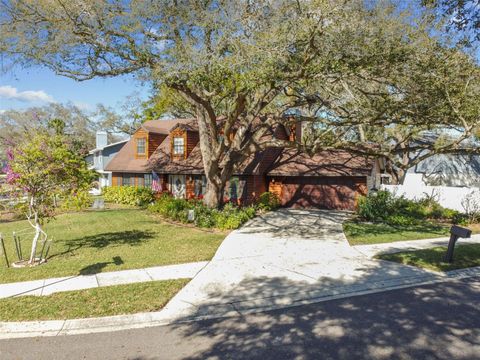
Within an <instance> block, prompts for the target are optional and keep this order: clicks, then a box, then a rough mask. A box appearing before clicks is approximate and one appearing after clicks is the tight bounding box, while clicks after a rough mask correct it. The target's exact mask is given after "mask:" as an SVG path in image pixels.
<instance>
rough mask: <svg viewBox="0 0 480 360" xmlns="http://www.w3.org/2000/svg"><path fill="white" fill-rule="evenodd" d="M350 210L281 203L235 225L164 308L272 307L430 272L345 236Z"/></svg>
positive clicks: (197, 312)
mask: <svg viewBox="0 0 480 360" xmlns="http://www.w3.org/2000/svg"><path fill="white" fill-rule="evenodd" d="M349 216H350V214H349V213H347V212H340V211H327V210H293V209H281V210H278V211H275V212H270V213H268V214H265V215H263V216H260V217H257V218H255V219H253V220H252V221H250V222H249V223H247V224H246V225H245V226H244V227H243V228H241V229H239V230H236V231H233V232H232V233H230V235H228V236H227V238H226V239H225V240H224V241H223V243H222V245H221V246H220V248H219V249H218V251H217V253H216V255H215V256H214V258H213V259H212V261H211V262H210V263H209V264H208V265H207V266H206V267H205V268H204V269H203V270H202V271H200V273H199V274H198V275H197V276H196V277H195V278H194V279H193V280H192V281H191V282H190V283H189V284H188V285H187V286H186V287H185V288H184V289H183V290H182V291H180V292H179V293H178V294H177V296H175V297H174V298H173V299H172V300H171V301H170V303H169V304H168V305H167V306H166V307H165V309H164V310H163V311H162V313H164V315H165V316H168V317H172V318H178V319H191V318H202V317H216V316H228V315H238V314H239V313H241V314H244V313H249V312H250V311H258V309H274V308H281V307H284V306H285V307H286V306H292V305H296V304H302V303H306V302H313V301H312V299H313V300H314V299H321V298H322V297H327V296H330V297H331V296H335V295H336V294H338V295H341V294H345V293H349V294H355V293H361V292H365V291H368V290H369V289H370V290H371V289H372V288H373V289H375V288H380V287H388V286H398V285H399V284H400V285H401V284H403V283H405V284H407V283H408V282H409V281H410V279H417V280H418V279H425V280H428V278H429V277H430V276H432V274H431V273H429V272H426V271H424V270H420V269H417V268H413V267H409V266H404V265H400V264H396V263H391V262H385V261H379V260H372V259H369V258H367V257H366V256H365V255H363V254H362V253H360V252H358V251H357V250H355V249H354V248H352V247H350V245H349V244H348V242H347V240H346V238H345V236H344V234H343V231H342V222H343V221H344V220H346V219H347V218H348V217H349Z"/></svg>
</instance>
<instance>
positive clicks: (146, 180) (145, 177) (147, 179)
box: [143, 174, 153, 188]
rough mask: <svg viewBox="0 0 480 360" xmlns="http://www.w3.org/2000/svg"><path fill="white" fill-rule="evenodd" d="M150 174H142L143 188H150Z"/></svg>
mask: <svg viewBox="0 0 480 360" xmlns="http://www.w3.org/2000/svg"><path fill="white" fill-rule="evenodd" d="M152 180H153V178H152V174H143V181H144V184H145V187H147V188H151V187H152Z"/></svg>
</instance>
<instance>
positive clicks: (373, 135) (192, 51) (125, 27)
mask: <svg viewBox="0 0 480 360" xmlns="http://www.w3.org/2000/svg"><path fill="white" fill-rule="evenodd" d="M1 4H2V5H0V6H1V15H0V51H2V52H4V53H7V54H9V56H11V57H13V58H15V59H16V60H17V61H19V62H22V63H24V64H26V65H30V64H32V63H33V64H35V63H37V64H42V65H44V66H48V67H49V68H51V69H53V70H54V71H55V72H56V73H58V74H61V75H64V76H69V77H72V78H74V79H78V80H88V79H91V78H94V77H98V76H100V77H102V76H103V77H108V76H117V75H121V74H127V73H134V74H137V75H138V76H139V77H141V78H142V79H144V80H149V81H152V82H153V83H154V84H155V86H156V87H157V88H163V89H167V90H168V91H169V92H171V94H172V95H171V96H172V97H173V98H177V99H180V97H181V100H178V101H182V102H183V103H182V106H183V107H184V108H185V107H186V108H188V109H187V110H188V111H189V112H192V113H193V114H195V117H196V118H197V121H198V127H199V132H200V148H201V151H202V156H203V160H204V167H205V174H206V178H207V183H208V186H207V194H206V196H205V201H206V203H207V204H208V205H210V206H218V205H219V204H220V202H221V199H222V194H223V188H224V186H225V183H226V181H227V180H228V179H229V178H230V176H231V174H232V172H233V169H234V166H235V164H237V163H239V162H242V161H243V160H245V159H246V158H247V157H248V156H249V155H250V154H251V153H253V152H255V151H259V150H262V149H265V148H266V147H269V146H303V147H305V150H311V151H315V150H318V149H326V148H347V149H349V150H351V151H353V152H358V153H371V154H380V155H385V156H387V157H391V158H392V159H393V161H392V164H393V166H395V167H397V168H401V166H403V167H405V165H404V163H402V160H399V159H402V158H403V162H405V161H406V160H405V153H407V152H408V151H410V149H411V148H412V145H411V144H417V142H416V141H413V140H415V137H416V136H418V134H420V133H421V132H422V131H424V130H426V129H428V130H432V129H434V130H437V129H443V128H444V125H447V126H448V127H455V128H458V129H459V130H460V133H461V136H460V138H459V137H455V139H454V140H450V139H446V138H445V137H440V141H438V140H437V141H435V142H434V143H429V144H428V145H426V146H425V148H426V149H427V150H429V151H430V152H432V151H433V152H435V151H447V149H453V148H455V146H458V144H459V143H460V142H461V140H463V139H465V138H467V137H469V136H470V134H471V132H472V129H473V128H474V127H475V126H476V124H477V123H478V114H479V111H478V106H476V104H474V103H473V100H472V99H474V98H475V96H476V94H478V92H479V91H478V82H477V79H478V68H477V67H476V65H475V64H474V62H473V61H472V59H471V57H469V56H468V55H465V54H463V53H461V52H459V51H458V50H454V49H448V48H447V47H446V45H442V44H445V41H443V40H444V39H437V38H435V37H434V36H433V35H431V34H433V33H434V31H433V30H434V29H433V27H434V23H432V20H431V17H428V16H423V15H428V14H420V15H417V16H416V17H413V16H408V14H407V15H405V14H401V13H399V12H398V11H397V10H396V8H395V6H393V5H391V4H390V3H388V2H380V4H379V5H378V6H369V7H368V8H367V7H365V5H364V2H363V1H361V0H355V1H344V2H341V1H334V0H310V1H288V0H283V1H282V0H264V1H249V0H244V1H234V0H211V1H209V0H204V1H188V0H177V1H175V0H157V1H153V0H151V1H131V2H130V1H120V0H111V1H106V0H90V1H88V2H84V1H75V0H73V1H62V0H36V1H34V0H11V1H4V2H2V3H1ZM450 59H451V60H450ZM446 60H450V61H449V62H448V64H449V65H448V66H443V67H442V66H441V65H442V63H443V62H444V61H446ZM450 66H454V68H453V69H452V68H450ZM452 80H454V81H453V82H452ZM291 113H298V114H302V115H303V116H302V118H301V119H302V120H303V121H306V122H310V123H312V125H314V126H312V128H313V129H314V130H315V131H312V132H311V134H314V136H313V137H312V138H311V139H310V140H309V141H307V142H305V143H303V144H301V145H299V144H295V143H289V142H286V141H280V140H276V139H272V138H268V137H265V136H264V135H265V134H266V133H267V132H268V131H269V130H270V129H271V127H272V126H274V125H275V124H277V123H279V122H286V121H291V117H290V118H289V117H285V116H284V115H285V114H291ZM220 117H221V118H222V119H223V121H222V122H221V123H219V121H218V119H219V118H220ZM221 134H223V136H219V135H221ZM445 139H446V140H445ZM459 139H461V140H459ZM442 144H443V145H442ZM415 146H417V148H418V146H419V145H415ZM415 146H414V147H413V148H412V149H413V150H416V149H415ZM407 158H408V156H407ZM400 165H401V166H400ZM399 166H400V167H399Z"/></svg>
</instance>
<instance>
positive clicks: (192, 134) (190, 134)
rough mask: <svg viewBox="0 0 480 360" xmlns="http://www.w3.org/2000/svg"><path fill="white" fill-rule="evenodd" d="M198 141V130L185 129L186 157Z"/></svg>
mask: <svg viewBox="0 0 480 360" xmlns="http://www.w3.org/2000/svg"><path fill="white" fill-rule="evenodd" d="M198 141H199V135H198V132H196V131H187V135H186V145H185V146H186V150H187V154H186V156H187V157H188V155H190V153H191V152H192V150H193V148H194V147H195V146H197V144H198Z"/></svg>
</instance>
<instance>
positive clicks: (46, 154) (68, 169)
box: [5, 119, 96, 265]
mask: <svg viewBox="0 0 480 360" xmlns="http://www.w3.org/2000/svg"><path fill="white" fill-rule="evenodd" d="M50 126H51V128H52V129H53V134H52V133H48V132H46V131H45V130H40V131H38V132H37V133H36V134H33V135H31V136H27V137H25V138H24V139H23V141H22V142H21V143H18V144H16V145H15V146H13V147H11V148H10V149H9V151H8V162H7V165H6V169H5V171H6V173H7V182H8V184H9V185H10V186H11V187H13V190H18V191H15V192H14V194H16V195H18V196H20V197H23V196H24V195H26V196H27V202H26V209H25V210H26V215H27V219H28V221H29V223H30V225H31V226H32V227H33V228H34V229H35V236H34V238H33V242H32V249H31V255H30V260H29V263H30V264H31V265H33V264H34V263H35V262H36V248H37V244H38V240H39V238H40V235H41V233H43V234H45V233H44V232H43V230H42V222H43V221H44V220H45V219H48V218H51V217H52V216H54V211H55V208H56V201H55V200H56V198H57V197H58V196H70V195H74V194H77V193H79V192H82V191H88V190H89V187H90V186H91V184H92V182H93V180H94V179H95V177H96V174H95V172H94V171H92V170H89V169H88V165H87V163H86V162H85V160H84V159H83V157H82V156H81V155H80V154H79V152H78V149H77V144H76V143H75V141H73V139H72V138H71V137H67V136H65V134H64V129H65V123H64V122H63V121H62V120H58V119H57V120H55V121H52V122H51V123H50Z"/></svg>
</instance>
